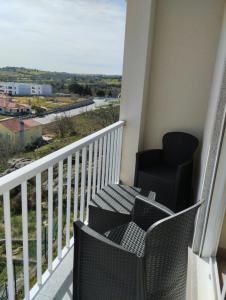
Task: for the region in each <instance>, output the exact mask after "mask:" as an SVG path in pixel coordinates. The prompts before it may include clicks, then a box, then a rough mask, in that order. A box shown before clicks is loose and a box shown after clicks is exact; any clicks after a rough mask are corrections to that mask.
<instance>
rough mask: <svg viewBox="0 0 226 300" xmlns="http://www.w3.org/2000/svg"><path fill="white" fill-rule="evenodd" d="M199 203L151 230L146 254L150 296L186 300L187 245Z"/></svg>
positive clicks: (192, 231)
mask: <svg viewBox="0 0 226 300" xmlns="http://www.w3.org/2000/svg"><path fill="white" fill-rule="evenodd" d="M200 205H201V203H200V202H199V203H197V204H195V205H194V206H192V207H190V208H188V209H186V210H184V211H182V212H180V213H177V214H175V215H173V216H170V217H168V218H166V219H163V220H161V221H158V222H156V223H155V224H154V225H152V226H151V227H150V228H149V229H148V231H147V233H146V241H145V256H144V261H145V264H144V265H145V284H146V292H147V299H158V300H183V299H185V297H186V279H187V260H188V247H189V245H191V242H192V238H193V233H194V223H195V217H196V213H197V210H198V208H199V207H200Z"/></svg>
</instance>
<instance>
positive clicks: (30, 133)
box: [15, 126, 42, 146]
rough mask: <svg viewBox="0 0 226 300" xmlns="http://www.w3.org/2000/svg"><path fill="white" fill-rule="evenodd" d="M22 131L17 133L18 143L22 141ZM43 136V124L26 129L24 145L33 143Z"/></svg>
mask: <svg viewBox="0 0 226 300" xmlns="http://www.w3.org/2000/svg"><path fill="white" fill-rule="evenodd" d="M21 136H22V135H21V133H20V132H17V133H16V135H15V140H16V143H18V144H19V143H20V142H21ZM41 137H42V126H37V127H32V128H30V129H26V130H25V131H24V134H23V141H24V146H27V145H31V144H33V143H34V142H36V141H37V140H38V139H39V138H41Z"/></svg>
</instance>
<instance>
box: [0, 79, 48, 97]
mask: <svg viewBox="0 0 226 300" xmlns="http://www.w3.org/2000/svg"><path fill="white" fill-rule="evenodd" d="M0 92H3V93H6V94H10V95H12V96H31V95H40V96H51V95H52V86H51V85H49V84H29V83H16V82H0Z"/></svg>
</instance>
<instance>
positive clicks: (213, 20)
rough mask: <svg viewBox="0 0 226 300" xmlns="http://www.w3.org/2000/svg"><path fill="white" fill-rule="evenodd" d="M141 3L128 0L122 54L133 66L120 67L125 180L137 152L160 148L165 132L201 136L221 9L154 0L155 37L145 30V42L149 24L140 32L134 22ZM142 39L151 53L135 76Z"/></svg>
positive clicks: (203, 1) (213, 2) (210, 3)
mask: <svg viewBox="0 0 226 300" xmlns="http://www.w3.org/2000/svg"><path fill="white" fill-rule="evenodd" d="M144 3H147V2H146V0H141V1H135V0H129V1H127V5H128V17H127V31H126V41H125V57H126V58H127V61H126V65H130V66H132V67H131V68H130V69H129V71H128V70H127V69H125V68H124V75H123V77H126V81H123V89H124V94H123V95H122V96H123V103H122V106H121V119H123V120H125V121H127V127H126V130H125V134H124V141H123V156H122V170H121V178H122V179H123V181H124V182H126V183H129V184H132V178H133V176H134V165H135V153H136V151H137V150H138V149H139V150H142V149H147V148H158V147H160V146H161V139H162V135H163V134H164V133H165V132H167V131H171V130H182V131H187V132H190V133H192V134H195V135H196V136H197V137H198V138H199V139H200V141H201V140H202V136H203V130H204V126H205V120H206V115H207V106H208V103H209V98H210V89H211V82H212V77H213V72H214V66H215V60H216V52H217V48H218V44H219V35H220V31H221V24H222V17H223V8H224V0H189V1H188V0H158V1H156V10H155V22H154V23H153V24H152V22H151V21H153V16H152V18H151V21H150V24H151V26H152V29H153V28H154V32H153V39H152V30H151V29H149V36H148V39H149V41H147V42H146V43H145V42H144V39H145V38H146V33H145V34H144V32H143V33H142V32H141V31H142V29H143V30H144V29H145V28H147V26H146V27H144V26H143V28H142V27H139V29H140V32H137V30H136V25H137V26H139V24H140V23H143V22H144V18H143V17H142V16H140V15H139V12H140V6H141V5H144ZM135 5H136V7H135ZM132 6H133V9H132V10H131V13H130V8H131V7H132ZM136 10H137V11H138V16H139V17H140V20H139V22H137V18H136V16H137V15H136ZM152 12H153V11H152ZM132 13H133V14H134V15H133V14H132ZM143 13H144V11H143ZM148 13H149V14H150V12H149V11H147V10H146V14H148ZM133 18H134V20H133ZM146 18H147V16H146ZM145 20H146V19H145ZM128 21H129V22H128ZM139 34H140V35H141V37H142V38H141V37H140V36H139ZM143 44H145V45H146V44H149V48H148V51H150V52H149V55H150V56H151V57H150V58H149V59H148V60H147V63H148V66H147V67H148V68H147V70H146V73H145V74H146V75H145V77H144V79H143V78H142V77H141V76H140V77H141V78H140V77H139V76H136V75H137V73H138V75H140V74H139V70H140V68H139V63H140V54H142V51H141V50H142V47H143ZM150 45H151V46H150ZM136 51H137V53H138V55H137V57H136V55H135V54H134V53H136ZM151 51H152V52H151ZM131 53H132V54H133V55H131ZM143 62H144V61H142V63H143ZM134 74H135V75H134ZM149 74H150V76H149ZM142 80H143V82H142ZM125 82H126V84H125ZM142 84H143V95H141V93H140V94H138V93H137V92H136V88H137V90H138V91H141V90H140V87H142ZM145 86H146V87H147V88H146V89H147V91H146V92H144V91H145V88H144V87H145ZM129 91H131V93H130V94H131V95H132V99H131V97H128V95H129ZM133 91H134V92H133ZM132 92H133V93H132ZM143 124H144V129H143V127H142V126H143Z"/></svg>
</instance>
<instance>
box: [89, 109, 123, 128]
mask: <svg viewBox="0 0 226 300" xmlns="http://www.w3.org/2000/svg"><path fill="white" fill-rule="evenodd" d="M89 116H90V117H91V118H93V119H95V121H96V122H97V123H99V125H100V126H101V127H107V126H108V125H110V124H113V123H115V122H117V121H118V120H119V105H113V104H109V105H108V106H104V107H100V108H98V109H96V110H94V111H90V112H89Z"/></svg>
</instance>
